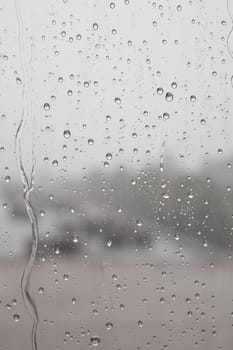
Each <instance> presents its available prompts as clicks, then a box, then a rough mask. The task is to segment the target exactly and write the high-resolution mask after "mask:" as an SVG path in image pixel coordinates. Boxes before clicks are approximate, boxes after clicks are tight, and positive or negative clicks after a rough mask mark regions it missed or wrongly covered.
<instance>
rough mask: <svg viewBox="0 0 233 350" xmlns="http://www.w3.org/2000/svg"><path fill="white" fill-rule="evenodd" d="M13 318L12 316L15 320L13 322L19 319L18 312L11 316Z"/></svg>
mask: <svg viewBox="0 0 233 350" xmlns="http://www.w3.org/2000/svg"><path fill="white" fill-rule="evenodd" d="M13 318H14V321H15V322H19V320H20V316H19V315H18V314H15V315H14V316H13Z"/></svg>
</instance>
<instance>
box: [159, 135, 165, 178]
mask: <svg viewBox="0 0 233 350" xmlns="http://www.w3.org/2000/svg"><path fill="white" fill-rule="evenodd" d="M165 145H166V141H163V143H162V147H161V154H160V167H159V168H160V171H161V173H162V172H163V171H164V152H165Z"/></svg>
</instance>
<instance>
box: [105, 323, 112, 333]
mask: <svg viewBox="0 0 233 350" xmlns="http://www.w3.org/2000/svg"><path fill="white" fill-rule="evenodd" d="M105 327H106V329H107V330H108V331H109V330H111V329H112V328H113V324H112V323H111V322H107V323H106V325H105Z"/></svg>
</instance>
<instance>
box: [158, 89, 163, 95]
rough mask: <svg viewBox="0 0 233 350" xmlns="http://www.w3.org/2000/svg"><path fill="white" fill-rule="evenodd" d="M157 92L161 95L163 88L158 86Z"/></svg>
mask: <svg viewBox="0 0 233 350" xmlns="http://www.w3.org/2000/svg"><path fill="white" fill-rule="evenodd" d="M157 94H158V95H162V94H163V88H161V87H159V88H158V89H157Z"/></svg>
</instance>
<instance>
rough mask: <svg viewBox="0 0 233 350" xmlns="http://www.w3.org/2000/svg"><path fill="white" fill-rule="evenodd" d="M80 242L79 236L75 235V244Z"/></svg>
mask: <svg viewBox="0 0 233 350" xmlns="http://www.w3.org/2000/svg"><path fill="white" fill-rule="evenodd" d="M78 241H79V238H78V236H77V235H74V237H73V242H74V243H78Z"/></svg>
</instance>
